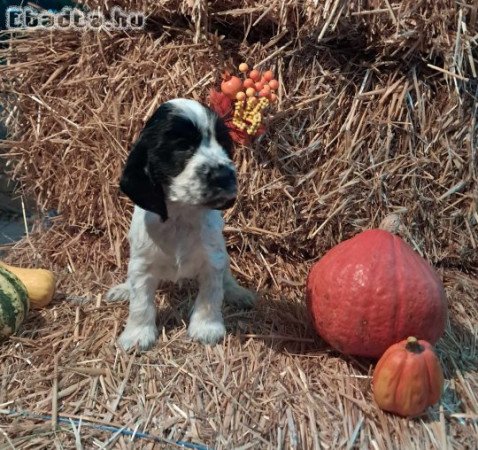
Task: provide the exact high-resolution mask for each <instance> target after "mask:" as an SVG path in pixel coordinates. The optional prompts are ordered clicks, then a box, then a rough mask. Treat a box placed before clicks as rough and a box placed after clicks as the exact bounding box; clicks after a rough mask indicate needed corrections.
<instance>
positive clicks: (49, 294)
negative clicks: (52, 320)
mask: <svg viewBox="0 0 478 450" xmlns="http://www.w3.org/2000/svg"><path fill="white" fill-rule="evenodd" d="M0 267H4V268H5V269H7V270H9V271H10V272H12V273H13V274H14V275H16V276H17V277H18V278H19V279H20V280H21V281H22V282H23V284H24V285H25V287H26V288H27V292H28V297H29V299H30V306H31V307H32V308H34V309H39V308H43V307H44V306H46V305H48V303H50V302H51V301H52V299H53V294H54V293H55V284H56V282H55V275H54V274H53V272H51V271H50V270H46V269H24V268H21V267H13V266H9V265H8V264H5V263H4V262H2V261H0Z"/></svg>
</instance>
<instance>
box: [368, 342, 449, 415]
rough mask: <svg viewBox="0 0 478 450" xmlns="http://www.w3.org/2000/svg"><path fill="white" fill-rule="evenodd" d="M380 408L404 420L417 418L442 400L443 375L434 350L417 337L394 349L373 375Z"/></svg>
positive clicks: (381, 361)
mask: <svg viewBox="0 0 478 450" xmlns="http://www.w3.org/2000/svg"><path fill="white" fill-rule="evenodd" d="M372 386H373V395H374V397H375V401H376V402H377V405H378V406H379V407H380V408H381V409H383V410H385V411H390V412H393V413H396V414H399V415H401V416H416V415H418V414H421V413H422V412H423V411H425V409H426V408H427V407H428V406H431V405H434V404H435V403H437V402H438V400H440V397H441V394H442V391H443V371H442V369H441V366H440V363H439V361H438V358H437V356H436V355H435V352H434V351H433V347H432V346H431V345H430V344H429V343H428V342H426V341H422V340H420V341H418V340H417V339H416V338H414V337H409V338H408V339H406V340H404V341H401V342H399V343H398V344H394V345H392V346H391V347H390V348H389V349H388V350H387V351H386V352H385V353H384V354H383V356H382V357H381V358H380V360H379V361H378V364H377V367H376V368H375V372H374V374H373V381H372Z"/></svg>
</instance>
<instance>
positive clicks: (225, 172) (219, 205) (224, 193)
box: [207, 165, 237, 210]
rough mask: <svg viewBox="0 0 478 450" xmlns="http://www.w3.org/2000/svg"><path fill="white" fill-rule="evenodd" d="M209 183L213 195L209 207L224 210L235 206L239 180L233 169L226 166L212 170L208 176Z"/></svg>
mask: <svg viewBox="0 0 478 450" xmlns="http://www.w3.org/2000/svg"><path fill="white" fill-rule="evenodd" d="M207 183H208V186H209V189H210V191H211V192H212V193H213V195H212V199H211V200H210V201H209V202H208V203H207V206H209V207H210V208H213V209H222V210H224V209H228V208H230V207H231V206H232V205H234V202H235V200H236V196H237V178H236V172H235V171H234V169H233V168H231V167H230V166H226V165H221V166H217V167H214V168H211V169H210V170H209V172H208V175H207Z"/></svg>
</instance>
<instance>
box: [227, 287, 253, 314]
mask: <svg viewBox="0 0 478 450" xmlns="http://www.w3.org/2000/svg"><path fill="white" fill-rule="evenodd" d="M224 301H225V302H226V303H227V304H228V305H231V306H235V307H236V308H240V309H250V308H253V307H254V305H255V304H256V302H257V294H256V293H255V292H252V291H250V290H249V289H246V288H243V287H242V286H239V285H238V284H236V285H232V286H228V287H227V288H226V290H225V292H224Z"/></svg>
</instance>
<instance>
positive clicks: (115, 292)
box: [106, 281, 130, 302]
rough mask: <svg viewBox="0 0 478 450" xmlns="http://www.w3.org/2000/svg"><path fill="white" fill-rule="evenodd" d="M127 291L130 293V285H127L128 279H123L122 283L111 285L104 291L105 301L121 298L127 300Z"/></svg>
mask: <svg viewBox="0 0 478 450" xmlns="http://www.w3.org/2000/svg"><path fill="white" fill-rule="evenodd" d="M129 293H130V287H129V284H128V281H125V282H124V283H121V284H118V285H116V286H113V287H112V288H111V289H110V290H109V291H108V292H107V293H106V301H108V302H116V301H121V300H129Z"/></svg>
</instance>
